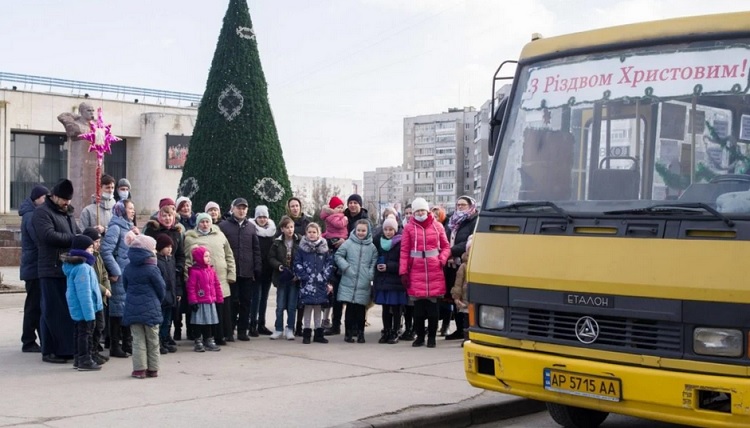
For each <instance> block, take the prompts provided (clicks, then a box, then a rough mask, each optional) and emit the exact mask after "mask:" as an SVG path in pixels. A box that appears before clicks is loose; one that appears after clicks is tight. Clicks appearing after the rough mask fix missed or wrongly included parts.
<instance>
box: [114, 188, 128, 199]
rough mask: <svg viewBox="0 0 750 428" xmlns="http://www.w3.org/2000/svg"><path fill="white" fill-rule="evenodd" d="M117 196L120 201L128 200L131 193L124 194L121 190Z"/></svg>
mask: <svg viewBox="0 0 750 428" xmlns="http://www.w3.org/2000/svg"><path fill="white" fill-rule="evenodd" d="M117 196H119V197H120V199H128V196H130V192H123V191H121V190H118V191H117Z"/></svg>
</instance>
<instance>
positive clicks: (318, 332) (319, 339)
mask: <svg viewBox="0 0 750 428" xmlns="http://www.w3.org/2000/svg"><path fill="white" fill-rule="evenodd" d="M313 342H315V343H328V339H326V338H325V336H324V335H323V329H322V328H316V329H315V337H314V338H313Z"/></svg>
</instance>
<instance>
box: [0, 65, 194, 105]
mask: <svg viewBox="0 0 750 428" xmlns="http://www.w3.org/2000/svg"><path fill="white" fill-rule="evenodd" d="M5 82H9V83H16V84H18V85H23V86H22V87H21V89H22V90H28V91H40V90H41V89H40V88H45V89H46V91H47V92H52V93H55V92H57V93H64V92H63V90H70V93H71V94H74V95H79V96H80V95H83V96H87V95H88V96H90V97H93V98H114V99H118V100H124V99H125V98H126V97H133V98H134V99H132V100H129V101H133V102H136V103H137V102H150V103H152V104H172V103H176V104H178V105H180V104H181V103H189V105H190V106H193V107H197V106H198V104H199V103H200V101H201V98H202V97H203V95H200V94H191V93H187V92H175V91H164V90H161V89H147V88H137V87H134V86H123V85H110V84H107V83H93V82H81V81H78V80H67V79H57V78H54V77H43V76H30V75H26V74H16V73H5V72H0V87H2V86H3V83H5ZM11 89H13V90H16V89H18V86H16V85H13V86H12V87H11ZM135 97H139V98H135Z"/></svg>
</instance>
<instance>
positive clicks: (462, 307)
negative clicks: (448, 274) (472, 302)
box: [451, 235, 473, 346]
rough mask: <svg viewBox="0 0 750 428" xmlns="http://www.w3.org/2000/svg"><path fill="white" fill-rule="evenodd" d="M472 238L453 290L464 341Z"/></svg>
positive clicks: (467, 242)
mask: <svg viewBox="0 0 750 428" xmlns="http://www.w3.org/2000/svg"><path fill="white" fill-rule="evenodd" d="M472 236H473V235H469V240H468V241H466V251H465V252H464V253H463V254H462V255H461V266H459V267H458V272H456V283H455V285H454V286H453V288H451V296H452V297H453V303H455V304H456V309H458V314H457V316H460V317H461V318H462V321H463V322H460V323H456V324H459V325H460V326H461V327H462V328H461V334H462V336H463V339H464V340H467V339H468V333H467V331H466V330H465V328H467V327H468V326H469V299H468V291H467V288H466V284H467V280H466V265H467V262H468V261H469V251H470V250H471V242H472ZM457 331H458V330H457ZM461 346H463V345H461Z"/></svg>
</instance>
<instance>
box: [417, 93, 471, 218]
mask: <svg viewBox="0 0 750 428" xmlns="http://www.w3.org/2000/svg"><path fill="white" fill-rule="evenodd" d="M476 115H477V111H476V109H475V108H474V107H464V108H462V109H449V110H448V111H447V112H444V113H439V114H429V115H422V116H416V117H407V118H404V164H403V172H404V182H403V183H402V186H403V201H404V202H408V201H411V200H413V199H414V198H417V197H422V198H425V199H426V200H427V202H429V203H430V205H441V206H444V207H446V208H447V209H449V210H450V209H451V208H452V207H453V206H454V205H455V203H456V198H457V197H458V196H461V195H463V194H464V193H466V186H467V183H470V182H471V174H472V164H471V158H470V148H471V145H472V144H473V141H474V128H475V120H474V118H475V116H476Z"/></svg>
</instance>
